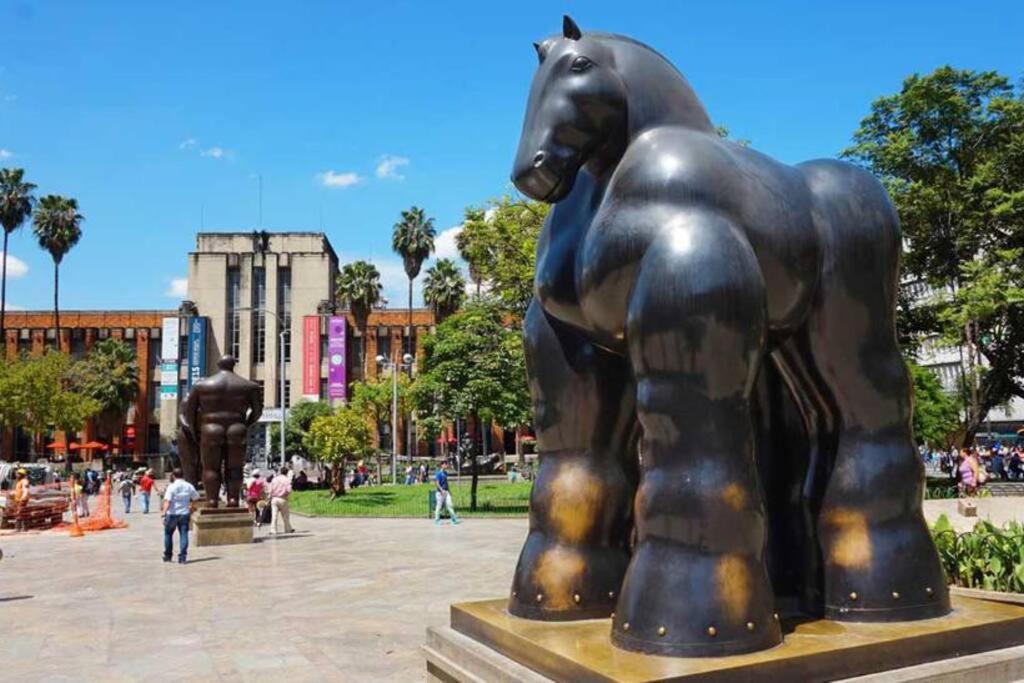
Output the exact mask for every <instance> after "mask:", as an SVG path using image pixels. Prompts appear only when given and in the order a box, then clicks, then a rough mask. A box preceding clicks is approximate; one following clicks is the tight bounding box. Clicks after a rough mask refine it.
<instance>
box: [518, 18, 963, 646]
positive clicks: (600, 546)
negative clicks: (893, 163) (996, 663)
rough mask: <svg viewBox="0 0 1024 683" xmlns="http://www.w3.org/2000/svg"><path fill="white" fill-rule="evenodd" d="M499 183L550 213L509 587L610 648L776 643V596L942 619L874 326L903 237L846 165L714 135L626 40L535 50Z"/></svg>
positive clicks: (893, 364) (667, 72)
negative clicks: (580, 623)
mask: <svg viewBox="0 0 1024 683" xmlns="http://www.w3.org/2000/svg"><path fill="white" fill-rule="evenodd" d="M535 46H536V49H537V54H538V56H539V59H540V64H539V66H538V68H537V72H536V75H535V76H534V79H533V83H532V86H531V89H530V97H529V102H528V104H527V110H526V117H525V123H524V126H523V132H522V137H521V139H520V142H519V148H518V152H517V156H516V160H515V168H514V171H513V181H514V183H515V185H516V187H518V188H519V189H520V190H521V191H522V192H523V193H524V194H526V195H528V196H529V197H532V198H534V199H536V200H540V201H544V202H549V203H552V204H554V206H553V208H552V210H551V213H550V215H549V217H548V219H547V222H546V224H545V226H544V228H543V231H542V234H541V238H540V242H539V245H538V251H537V271H536V281H535V298H534V301H533V303H532V304H531V306H530V308H529V311H528V313H527V315H526V320H525V323H524V334H525V340H526V353H527V366H528V373H529V386H530V391H531V395H532V400H533V404H534V410H535V425H536V429H537V440H538V448H539V452H540V453H541V465H540V469H539V472H538V476H537V480H536V484H535V486H534V490H533V494H532V498H531V506H530V508H531V511H530V531H529V535H528V537H527V540H526V543H525V545H524V547H523V550H522V553H521V555H520V559H519V564H518V566H517V568H516V573H515V577H514V580H513V585H512V592H511V596H510V600H509V610H510V611H511V613H512V614H514V615H517V616H520V617H525V618H530V619H540V620H571V619H586V618H595V617H607V616H609V615H612V627H611V628H612V641H613V642H614V643H615V644H616V645H617V646H619V647H622V648H625V649H629V650H635V651H642V652H650V653H658V654H667V655H677V656H717V655H728V654H736V653H742V652H749V651H753V650H758V649H763V648H768V647H771V646H773V645H776V644H778V643H779V642H780V641H781V638H782V635H781V629H780V624H779V618H778V609H779V605H780V604H783V605H784V604H786V601H787V600H788V601H791V602H793V603H798V604H799V605H800V607H801V608H802V609H803V610H804V611H806V612H809V613H811V614H817V615H823V616H824V617H826V618H829V619H836V620H841V621H902V620H915V619H925V618H929V617H937V616H940V615H943V614H946V613H947V612H948V611H949V609H950V603H949V597H948V594H947V590H946V581H945V578H944V576H943V572H942V568H941V565H940V563H939V559H938V556H937V553H936V551H935V547H934V545H933V543H932V540H931V538H930V536H929V533H928V529H927V526H926V524H925V521H924V518H923V515H922V512H921V499H922V487H923V481H924V479H923V468H922V465H921V462H920V460H919V458H918V457H917V454H916V449H915V448H914V445H913V438H912V434H911V427H910V417H911V390H910V383H909V379H908V373H907V370H906V367H905V365H904V363H903V361H902V359H901V356H900V353H899V350H898V347H897V344H896V340H895V325H894V310H895V296H896V288H897V286H898V267H899V259H900V248H901V242H900V228H899V221H898V218H897V216H896V213H895V211H894V209H893V208H892V206H891V204H890V202H889V199H888V197H887V195H886V193H885V191H884V189H883V188H882V186H881V185H880V184H879V183H878V182H877V181H876V180H875V179H874V178H873V177H871V176H870V175H869V174H868V173H866V172H865V171H863V170H862V169H859V168H857V167H855V166H852V165H849V164H846V163H843V162H839V161H834V160H817V161H809V162H806V163H802V164H799V165H797V166H787V165H784V164H781V163H779V162H777V161H774V160H773V159H771V158H769V157H767V156H765V155H763V154H760V153H758V152H756V151H754V150H752V149H748V148H746V147H743V146H740V145H737V144H734V143H732V142H729V141H727V140H724V139H722V138H721V137H720V136H719V135H718V134H717V133H716V130H715V128H714V126H713V125H712V124H711V121H710V120H709V118H708V115H707V113H706V112H705V110H704V107H703V106H702V105H701V103H700V101H699V100H698V98H697V96H696V95H695V94H694V92H693V90H692V89H691V88H690V86H689V84H688V83H687V81H686V79H685V78H684V77H683V76H682V75H681V74H680V73H679V72H678V71H677V70H676V69H675V68H674V67H673V66H672V65H671V64H670V63H669V62H668V61H667V60H666V59H665V58H664V57H662V56H661V55H659V54H658V53H657V52H655V51H654V50H652V49H651V48H649V47H647V46H645V45H643V44H641V43H638V42H636V41H634V40H632V39H629V38H625V37H623V36H618V35H610V34H603V33H586V34H585V33H583V32H582V31H580V29H579V28H578V27H577V26H576V24H575V23H573V21H572V20H571V19H569V18H568V17H566V19H565V22H564V26H563V32H562V35H559V36H555V37H551V38H548V39H546V40H544V41H543V42H541V43H538V44H536V45H535Z"/></svg>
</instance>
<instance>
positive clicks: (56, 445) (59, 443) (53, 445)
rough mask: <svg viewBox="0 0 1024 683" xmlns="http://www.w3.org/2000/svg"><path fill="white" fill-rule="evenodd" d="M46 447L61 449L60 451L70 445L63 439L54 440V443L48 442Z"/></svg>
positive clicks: (55, 449)
mask: <svg viewBox="0 0 1024 683" xmlns="http://www.w3.org/2000/svg"><path fill="white" fill-rule="evenodd" d="M46 447H47V448H49V449H50V450H54V451H57V450H60V451H62V450H64V449H65V448H67V447H68V445H67V444H66V443H64V442H63V441H54V442H53V443H48V444H46Z"/></svg>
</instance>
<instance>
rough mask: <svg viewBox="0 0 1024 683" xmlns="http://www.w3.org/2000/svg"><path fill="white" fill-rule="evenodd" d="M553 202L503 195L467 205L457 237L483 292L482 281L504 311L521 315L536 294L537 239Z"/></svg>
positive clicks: (460, 249)
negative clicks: (475, 204)
mask: <svg viewBox="0 0 1024 683" xmlns="http://www.w3.org/2000/svg"><path fill="white" fill-rule="evenodd" d="M550 208H551V207H550V206H549V205H547V204H544V203H543V202H535V201H531V200H527V199H516V198H513V197H510V196H507V195H506V196H504V197H502V198H501V199H497V200H491V201H490V202H488V203H487V205H485V206H482V207H469V208H467V209H466V214H465V220H464V222H463V224H462V231H461V232H460V233H459V235H458V237H457V238H456V243H457V245H458V248H459V253H460V254H461V255H462V258H463V259H465V261H466V262H467V263H468V264H469V275H470V278H471V279H472V280H473V281H474V282H475V283H476V284H477V289H478V291H479V289H480V287H481V286H482V285H483V283H486V284H487V287H488V289H489V291H490V293H491V294H492V295H493V296H494V298H495V299H496V300H497V301H498V303H499V304H500V305H501V308H502V310H503V311H505V312H507V313H509V314H511V315H512V316H514V317H515V318H516V319H518V320H521V319H522V317H523V315H524V314H525V313H526V307H527V306H529V305H530V299H532V298H533V276H534V270H535V268H536V261H537V239H538V238H539V236H540V231H541V227H542V226H543V225H544V219H545V218H547V215H548V211H550Z"/></svg>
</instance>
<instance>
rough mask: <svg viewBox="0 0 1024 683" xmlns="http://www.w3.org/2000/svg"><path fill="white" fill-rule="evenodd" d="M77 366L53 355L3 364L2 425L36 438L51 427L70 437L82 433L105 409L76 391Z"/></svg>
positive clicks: (0, 388) (0, 368)
mask: <svg viewBox="0 0 1024 683" xmlns="http://www.w3.org/2000/svg"><path fill="white" fill-rule="evenodd" d="M74 366H75V363H73V362H72V360H71V359H70V358H69V357H68V356H67V355H66V354H63V353H57V352H52V351H48V352H46V353H44V354H43V355H41V356H38V357H30V356H27V355H22V356H20V357H18V358H17V359H15V360H13V361H9V362H7V361H5V362H2V363H0V424H3V426H4V427H10V428H12V429H13V428H16V427H20V428H22V429H25V430H26V431H28V432H29V433H31V434H33V435H35V436H38V435H39V434H41V433H43V432H46V431H47V430H48V429H50V428H51V427H55V428H57V429H62V430H64V431H65V432H67V433H68V434H69V435H70V434H74V433H76V432H78V431H79V430H80V429H82V427H83V426H84V425H85V421H86V420H88V419H89V418H91V417H93V416H95V415H97V414H98V413H99V412H100V408H101V407H100V404H99V402H98V401H96V400H95V399H93V398H90V397H88V396H85V395H83V394H81V393H79V392H77V391H75V390H74V388H73V384H72V382H71V379H70V376H71V374H72V373H73V370H74ZM33 443H35V439H33Z"/></svg>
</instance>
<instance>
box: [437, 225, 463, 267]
mask: <svg viewBox="0 0 1024 683" xmlns="http://www.w3.org/2000/svg"><path fill="white" fill-rule="evenodd" d="M460 232H462V226H461V225H456V226H455V227H454V228H448V229H447V230H442V231H441V232H440V234H438V236H437V237H436V238H435V239H434V257H435V258H453V259H459V258H461V257H460V256H459V248H458V246H456V244H455V238H456V237H458V235H459V233H460Z"/></svg>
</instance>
